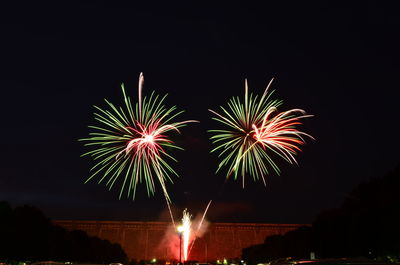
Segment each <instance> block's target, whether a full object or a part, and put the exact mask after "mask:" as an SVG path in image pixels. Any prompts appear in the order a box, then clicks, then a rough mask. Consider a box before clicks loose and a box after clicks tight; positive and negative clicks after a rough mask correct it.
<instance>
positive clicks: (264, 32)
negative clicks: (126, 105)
mask: <svg viewBox="0 0 400 265" xmlns="http://www.w3.org/2000/svg"><path fill="white" fill-rule="evenodd" d="M53 2H57V4H55V3H53ZM127 2H129V1H127ZM127 2H125V3H122V4H115V3H113V1H110V2H108V1H80V2H79V3H77V4H71V3H70V2H69V1H66V2H65V4H62V2H60V1H51V2H40V3H38V2H36V1H33V2H32V3H30V4H25V3H23V2H21V1H14V4H12V5H7V6H4V5H3V6H2V7H1V8H0V17H1V24H0V38H1V42H0V54H1V57H0V65H1V72H0V88H1V104H0V110H1V114H2V115H1V130H0V135H1V139H2V141H1V143H0V150H1V164H0V200H7V201H9V202H11V203H12V204H13V205H20V204H26V203H27V204H31V205H35V206H38V207H39V208H41V209H42V210H43V211H44V212H45V214H46V215H48V216H49V217H51V218H54V219H101V220H153V221H156V220H168V216H167V215H166V212H165V202H164V200H163V196H162V193H161V191H160V189H158V190H157V193H156V196H155V197H153V198H147V197H146V195H145V194H141V195H140V197H138V198H137V199H136V200H135V201H132V200H130V199H122V200H118V190H117V189H114V190H112V191H111V192H109V191H107V188H106V187H105V186H103V185H97V184H96V183H95V182H90V183H88V184H83V182H84V180H85V178H86V177H87V174H88V171H89V168H90V166H91V165H92V164H91V162H90V160H89V159H84V158H80V155H81V154H82V153H83V152H84V151H85V150H86V149H85V148H83V146H82V144H81V143H78V142H77V139H78V138H82V137H86V136H87V134H88V132H89V130H88V128H87V125H89V124H93V110H94V109H93V107H92V105H98V106H105V103H104V101H103V99H104V98H107V99H110V100H111V101H112V102H115V103H119V102H122V101H121V100H122V95H121V90H120V83H122V82H124V83H125V84H126V87H127V88H128V91H129V93H130V94H131V95H132V96H135V95H136V91H137V90H136V89H137V78H138V75H139V73H140V72H141V71H143V72H144V74H145V79H146V84H145V85H146V88H145V93H147V92H149V91H151V90H156V91H157V92H158V93H160V94H165V93H169V97H168V99H167V102H168V103H169V104H170V105H173V104H176V105H178V106H179V107H180V108H181V109H185V110H186V113H185V115H184V117H182V119H183V118H190V119H197V120H199V121H201V123H199V124H192V125H191V126H189V127H187V128H184V129H183V130H182V135H181V136H179V137H177V141H178V144H180V145H181V146H183V147H184V148H185V149H186V151H185V152H176V153H175V155H176V157H177V158H178V159H179V163H178V164H175V165H174V167H175V168H176V170H177V171H178V173H179V174H180V176H181V178H180V179H175V184H174V185H168V189H169V192H170V194H171V197H172V200H173V203H174V211H175V214H176V219H178V218H179V217H180V212H181V211H182V210H183V209H184V208H185V207H188V210H189V211H190V212H192V213H196V212H198V211H201V210H203V209H204V207H205V205H206V204H207V202H208V201H209V200H210V199H214V204H212V206H211V209H210V212H209V216H208V217H209V219H210V220H211V221H226V222H230V221H243V222H281V223H309V222H312V221H313V219H314V218H315V216H316V215H317V214H318V213H319V212H320V211H321V210H323V209H327V208H332V207H338V206H339V205H340V203H341V202H342V201H343V199H344V198H345V196H346V194H347V193H348V192H349V191H350V190H351V189H352V188H354V187H355V186H356V185H357V184H358V183H360V182H361V181H363V180H368V179H369V178H371V177H379V176H382V175H384V174H385V173H386V172H388V171H389V170H391V169H392V168H394V167H395V166H396V165H397V163H399V161H400V159H399V154H398V150H399V147H400V146H399V140H398V138H399V110H398V106H399V98H398V96H399V93H398V90H399V85H400V81H399V78H400V65H399V47H400V37H399V36H400V35H399V33H400V32H399V28H400V17H399V14H400V12H399V11H400V10H399V9H398V8H397V7H396V6H395V5H389V4H384V3H381V1H363V3H362V4H355V2H354V3H353V4H350V3H346V4H341V3H339V2H340V1H315V2H313V1H293V2H290V1H263V2H264V3H263V4H255V3H250V1H229V2H228V3H227V4H222V3H220V4H218V3H207V2H205V1H182V2H173V3H171V2H170V1H160V2H163V3H157V2H156V1H142V2H144V3H140V2H138V3H135V4H132V3H131V4H128V3H127ZM215 2H217V1H215ZM260 2H261V1H260ZM276 2H279V3H276ZM304 2H307V3H304ZM348 2H350V1H348ZM272 77H274V78H276V81H275V82H274V84H273V88H274V89H276V90H277V92H276V93H277V94H276V95H277V96H278V97H279V98H282V99H283V100H284V102H285V104H284V106H283V108H282V110H284V109H290V108H294V107H298V108H302V109H305V110H306V111H307V112H308V113H311V114H314V115H315V117H314V118H312V119H308V120H307V121H306V122H305V123H306V124H305V126H304V127H303V129H304V130H305V131H307V132H309V133H310V134H312V135H313V136H314V137H315V138H316V139H317V140H316V141H315V142H311V141H309V144H308V145H307V146H306V147H305V148H304V152H303V153H301V154H300V156H299V157H298V161H299V166H291V165H286V164H285V162H284V161H279V164H280V165H281V167H282V169H283V174H282V175H281V176H276V175H271V176H268V181H267V186H266V187H264V186H263V184H262V183H261V182H257V183H253V182H252V181H250V180H249V181H247V183H246V187H245V189H242V188H241V183H240V182H234V181H233V180H229V181H228V182H226V183H225V184H224V175H222V174H217V175H215V174H214V171H215V169H216V166H217V162H216V157H215V156H214V155H210V154H209V151H210V148H211V146H210V143H209V140H208V136H209V135H208V133H207V130H208V129H211V128H214V127H216V126H218V124H216V123H215V122H213V121H212V120H211V115H210V113H209V112H208V111H207V109H209V108H211V109H214V110H216V109H217V108H218V106H219V105H224V104H226V102H227V100H228V99H229V98H230V97H231V96H242V95H243V84H244V78H248V80H249V85H250V89H251V90H252V91H253V92H256V93H258V94H260V93H262V92H263V91H264V88H265V85H266V84H267V83H268V81H269V80H270V79H271V78H272ZM142 188H144V187H142Z"/></svg>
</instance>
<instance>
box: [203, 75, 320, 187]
mask: <svg viewBox="0 0 400 265" xmlns="http://www.w3.org/2000/svg"><path fill="white" fill-rule="evenodd" d="M272 81H273V80H271V81H270V82H269V84H268V86H267V88H266V89H265V91H264V93H263V94H262V96H261V97H260V96H258V95H253V94H250V95H249V92H248V85H247V80H246V81H245V94H244V102H242V101H241V100H240V99H239V97H233V98H231V99H230V100H229V102H228V107H222V106H221V107H220V108H221V110H222V114H220V113H217V112H215V111H213V110H209V111H210V112H212V113H213V114H214V115H215V116H216V117H213V119H214V120H216V121H218V122H220V123H222V124H223V125H224V126H225V127H227V128H226V129H218V130H209V132H211V133H212V134H213V136H211V137H210V139H211V140H212V143H213V144H214V145H215V146H216V147H215V148H214V149H213V150H212V151H211V152H218V153H219V154H218V157H219V158H220V159H221V161H220V163H219V165H218V169H217V172H218V171H220V170H221V168H223V167H225V166H227V167H228V172H227V175H226V177H227V178H228V177H229V176H231V175H233V177H234V179H235V180H236V179H237V178H238V177H239V176H241V177H242V185H243V187H244V177H245V175H250V176H252V177H253V179H254V180H258V179H260V178H261V179H262V181H263V182H264V185H265V184H266V183H265V176H266V175H268V174H269V170H270V168H272V169H273V170H274V171H275V172H276V173H277V174H278V175H279V174H280V169H279V167H278V166H277V164H276V163H275V162H274V160H273V159H272V157H271V154H275V155H277V156H279V157H281V158H283V159H284V160H286V161H287V162H289V163H291V164H294V163H296V164H297V161H296V159H295V157H294V156H295V155H296V154H297V153H298V152H300V151H301V149H300V147H299V146H301V145H303V144H305V140H304V137H309V138H311V139H314V138H313V137H312V136H310V135H309V134H306V133H304V132H301V131H299V130H297V129H296V127H297V126H298V125H301V124H302V123H301V119H303V118H307V117H312V115H306V113H305V111H304V110H301V109H292V110H288V111H285V112H278V107H279V106H281V105H282V100H276V99H274V100H273V99H271V96H272V95H273V93H274V91H272V92H270V93H269V92H268V88H269V87H270V85H271V83H272Z"/></svg>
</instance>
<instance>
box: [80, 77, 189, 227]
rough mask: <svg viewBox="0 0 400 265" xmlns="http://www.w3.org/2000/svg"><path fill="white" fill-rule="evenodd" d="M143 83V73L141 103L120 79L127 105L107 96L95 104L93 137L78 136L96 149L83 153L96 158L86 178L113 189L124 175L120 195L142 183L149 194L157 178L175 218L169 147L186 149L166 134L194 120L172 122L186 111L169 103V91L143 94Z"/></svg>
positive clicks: (133, 190)
mask: <svg viewBox="0 0 400 265" xmlns="http://www.w3.org/2000/svg"><path fill="white" fill-rule="evenodd" d="M143 82H144V77H143V74H142V73H141V74H140V76H139V87H138V96H139V98H138V103H137V104H134V105H133V104H132V102H131V99H130V97H129V96H127V95H126V93H125V88H124V85H123V84H122V85H121V88H122V93H123V97H124V103H125V104H124V106H122V107H117V106H115V105H114V104H113V103H111V102H109V101H108V100H105V101H106V103H107V107H108V108H107V109H102V108H99V107H97V106H94V107H95V108H96V110H97V112H95V113H94V116H95V120H96V121H97V122H98V123H99V125H96V126H89V128H90V129H92V132H90V133H89V136H90V137H89V138H84V139H80V141H84V142H85V146H88V147H91V148H92V150H90V151H89V152H87V153H85V154H83V155H82V156H91V157H92V158H93V160H94V161H95V162H96V163H95V165H94V166H93V167H92V168H91V170H90V171H91V173H90V176H89V177H88V179H87V180H86V182H88V181H90V180H91V179H93V178H95V177H99V178H100V179H99V181H98V182H99V183H102V182H106V186H108V187H109V189H111V188H112V187H113V186H114V184H115V183H116V181H117V179H120V178H122V179H121V181H122V186H121V188H120V193H119V198H121V196H122V194H123V193H124V192H125V191H127V197H132V199H135V194H136V188H137V185H138V184H139V183H142V182H144V183H145V185H146V188H147V194H148V196H150V195H154V192H155V179H156V180H158V182H159V184H160V185H161V189H162V191H163V194H164V196H165V199H166V201H167V205H168V209H169V211H170V214H171V218H172V212H171V208H170V202H171V200H170V197H169V195H168V192H167V188H166V181H170V182H172V178H171V176H172V175H175V176H178V174H177V173H176V172H175V171H174V170H173V168H172V167H171V166H170V165H169V164H168V162H169V160H173V161H176V160H175V158H174V157H172V156H171V155H170V154H169V153H168V151H169V150H171V149H180V150H182V148H180V147H178V146H176V145H175V144H174V143H173V142H172V140H170V139H169V138H168V136H167V134H168V133H169V132H171V131H175V132H178V133H179V128H181V127H183V126H185V125H186V124H187V123H190V122H195V121H193V120H187V121H181V122H173V120H174V119H175V118H176V117H177V116H179V115H180V114H182V112H183V111H177V110H176V109H177V108H176V106H173V107H166V106H165V105H164V100H165V98H166V96H167V95H165V96H163V97H160V96H159V95H156V94H155V93H154V92H152V93H151V94H150V96H149V97H144V98H143V99H142V89H143ZM86 182H85V183H86ZM172 222H173V218H172Z"/></svg>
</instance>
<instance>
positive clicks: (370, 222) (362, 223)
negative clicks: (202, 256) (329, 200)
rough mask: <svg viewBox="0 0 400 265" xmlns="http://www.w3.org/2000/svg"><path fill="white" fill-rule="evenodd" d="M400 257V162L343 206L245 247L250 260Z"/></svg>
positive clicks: (360, 187)
mask: <svg viewBox="0 0 400 265" xmlns="http://www.w3.org/2000/svg"><path fill="white" fill-rule="evenodd" d="M311 252H314V253H315V255H316V257H317V258H339V257H365V258H377V259H386V260H388V261H393V260H399V258H400V165H399V166H397V168H396V169H395V170H393V171H392V172H390V173H388V174H387V175H385V176H384V177H383V178H375V179H371V180H369V181H367V182H363V183H361V184H360V185H358V186H357V187H356V188H355V189H354V190H353V191H351V192H350V193H349V195H348V196H347V198H346V199H345V200H344V203H343V204H342V205H341V207H340V208H337V209H332V210H327V211H324V212H322V213H321V214H319V215H318V216H317V218H316V220H315V221H314V223H313V224H312V226H309V227H301V228H299V229H297V230H295V231H291V232H288V233H286V234H285V235H276V236H270V237H267V238H266V239H265V241H264V243H263V244H260V245H255V246H252V247H249V248H246V249H243V258H244V259H245V260H247V261H249V262H250V263H256V262H265V261H269V260H274V259H278V258H284V257H292V258H310V253H311Z"/></svg>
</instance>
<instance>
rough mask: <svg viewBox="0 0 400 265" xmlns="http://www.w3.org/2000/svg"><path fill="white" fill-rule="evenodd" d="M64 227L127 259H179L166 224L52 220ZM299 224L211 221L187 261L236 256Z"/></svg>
mask: <svg viewBox="0 0 400 265" xmlns="http://www.w3.org/2000/svg"><path fill="white" fill-rule="evenodd" d="M54 223H55V224H57V225H59V226H61V227H64V228H65V229H67V230H83V231H85V232H87V233H88V235H90V236H97V237H99V238H102V239H107V240H109V241H111V242H113V243H118V244H120V245H121V246H122V248H123V249H124V250H125V252H126V254H127V255H128V257H129V258H130V259H136V260H148V259H152V258H156V259H164V260H178V259H179V243H180V241H179V236H178V234H177V233H176V232H175V230H174V228H173V227H172V226H171V224H170V223H166V222H126V221H54ZM300 226H302V225H299V224H253V223H211V224H210V225H209V227H208V229H207V231H206V232H205V233H204V235H203V236H202V237H197V238H196V240H195V243H194V244H193V246H192V249H191V251H190V254H189V259H190V260H198V261H202V262H207V261H216V260H217V259H220V260H221V259H224V258H228V259H231V258H240V257H241V252H242V249H243V248H245V247H248V246H251V245H255V244H261V243H263V242H264V239H265V237H267V236H270V235H277V234H284V233H286V232H288V231H291V230H294V229H296V228H298V227H300Z"/></svg>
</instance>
